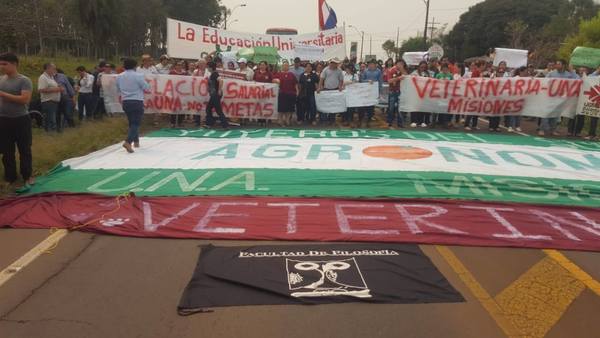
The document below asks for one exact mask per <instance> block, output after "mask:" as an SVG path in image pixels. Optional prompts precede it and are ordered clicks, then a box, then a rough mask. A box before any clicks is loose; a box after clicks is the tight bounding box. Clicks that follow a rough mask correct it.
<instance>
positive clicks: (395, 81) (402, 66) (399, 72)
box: [387, 59, 408, 128]
mask: <svg viewBox="0 0 600 338" xmlns="http://www.w3.org/2000/svg"><path fill="white" fill-rule="evenodd" d="M407 69H408V66H407V65H406V62H404V60H402V59H399V60H398V61H396V66H394V67H392V68H390V69H389V70H388V71H387V78H388V83H389V85H390V89H389V96H388V111H387V123H388V127H389V128H392V125H393V124H394V118H396V117H397V121H398V122H397V123H398V127H399V128H402V127H403V125H404V118H403V116H402V113H399V112H398V103H399V102H398V101H399V99H400V83H401V82H402V76H404V75H408V72H407Z"/></svg>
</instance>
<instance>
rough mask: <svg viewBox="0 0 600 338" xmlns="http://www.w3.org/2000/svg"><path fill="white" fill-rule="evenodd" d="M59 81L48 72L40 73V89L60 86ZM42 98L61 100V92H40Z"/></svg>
mask: <svg viewBox="0 0 600 338" xmlns="http://www.w3.org/2000/svg"><path fill="white" fill-rule="evenodd" d="M59 87H60V86H59V85H58V83H57V82H56V81H55V80H54V79H53V78H52V77H51V76H50V75H48V74H47V73H46V72H44V73H43V74H42V75H40V78H39V79H38V90H40V89H50V88H59ZM40 100H41V101H42V102H48V101H53V102H60V92H55V93H42V92H40Z"/></svg>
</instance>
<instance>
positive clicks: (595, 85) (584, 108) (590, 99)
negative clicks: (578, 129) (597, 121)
mask: <svg viewBox="0 0 600 338" xmlns="http://www.w3.org/2000/svg"><path fill="white" fill-rule="evenodd" d="M577 113H578V114H580V115H585V116H592V117H600V77H597V76H595V77H590V76H588V77H586V78H585V79H583V86H582V88H581V96H580V97H579V104H578V105H577Z"/></svg>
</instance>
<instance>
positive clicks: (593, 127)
mask: <svg viewBox="0 0 600 338" xmlns="http://www.w3.org/2000/svg"><path fill="white" fill-rule="evenodd" d="M589 77H600V66H599V67H598V68H597V69H596V71H595V72H593V73H592V74H590V75H589ZM577 117H578V118H580V119H581V121H582V122H583V121H584V119H585V116H584V115H577ZM598 119H599V118H598V117H595V116H592V117H590V124H589V129H588V133H587V136H586V137H584V139H586V140H598V136H597V135H598V134H597V130H598ZM581 129H583V126H582V128H581Z"/></svg>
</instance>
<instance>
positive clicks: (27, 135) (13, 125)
mask: <svg viewBox="0 0 600 338" xmlns="http://www.w3.org/2000/svg"><path fill="white" fill-rule="evenodd" d="M31 141H32V138H31V118H30V117H29V115H25V116H19V117H15V118H10V117H0V153H2V164H3V165H4V180H6V181H7V182H14V181H16V180H17V161H16V157H15V144H16V146H17V149H19V162H20V163H19V164H20V166H21V176H23V180H25V181H27V180H28V179H29V178H31V174H32V156H31Z"/></svg>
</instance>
